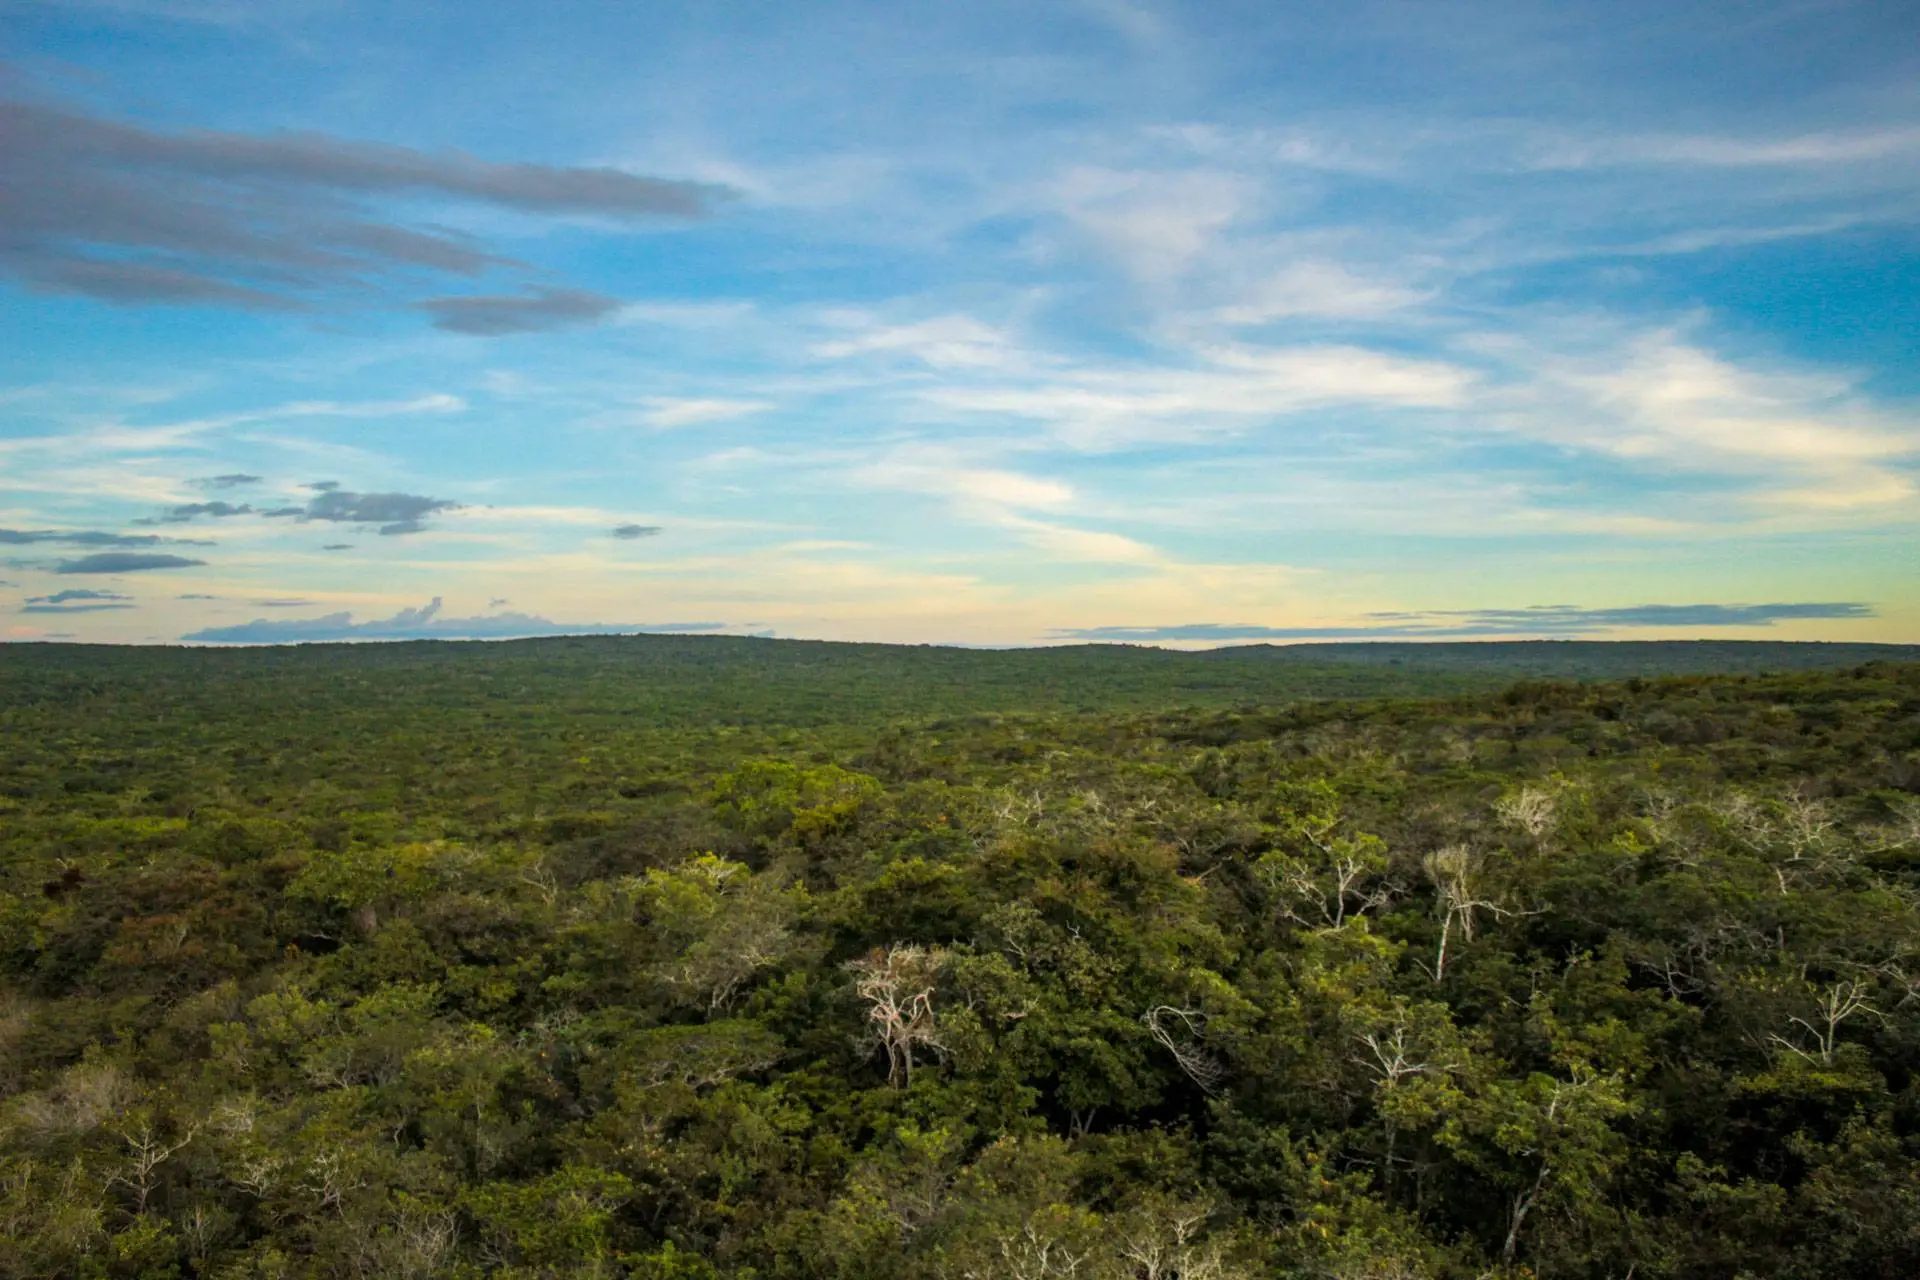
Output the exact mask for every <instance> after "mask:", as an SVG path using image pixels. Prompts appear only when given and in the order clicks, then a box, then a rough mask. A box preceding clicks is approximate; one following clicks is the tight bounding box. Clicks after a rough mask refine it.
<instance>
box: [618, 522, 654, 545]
mask: <svg viewBox="0 0 1920 1280" xmlns="http://www.w3.org/2000/svg"><path fill="white" fill-rule="evenodd" d="M659 532H660V526H659V525H657V524H617V525H615V526H613V531H612V536H613V537H616V538H620V539H623V540H626V541H631V540H632V539H634V538H651V537H653V536H654V535H655V534H657V533H659Z"/></svg>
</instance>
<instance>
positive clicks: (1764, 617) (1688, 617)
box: [1053, 601, 1878, 643]
mask: <svg viewBox="0 0 1920 1280" xmlns="http://www.w3.org/2000/svg"><path fill="white" fill-rule="evenodd" d="M1876 616H1878V615H1876V614H1875V612H1874V610H1873V607H1872V606H1871V605H1867V604H1861V603H1858V602H1854V601H1809V602H1802V603H1783V604H1645V605H1630V606H1627V607H1625V608H1614V609H1582V608H1579V607H1577V606H1574V605H1566V604H1551V605H1531V606H1528V607H1526V608H1522V609H1455V610H1437V611H1433V612H1426V613H1375V614H1369V615H1368V617H1369V618H1371V619H1373V621H1372V622H1371V623H1368V624H1365V625H1360V626H1351V627H1262V626H1254V625H1249V624H1239V623H1219V622H1188V623H1180V624H1176V625H1173V626H1133V627H1071V628H1063V629H1060V630H1056V631H1055V632H1054V633H1053V634H1054V636H1055V637H1057V638H1060V639H1072V640H1117V641H1133V642H1137V643H1152V642H1156V641H1166V640H1195V641H1210V642H1224V641H1229V640H1365V639H1377V638H1397V639H1422V638H1426V639H1447V638H1451V637H1470V636H1541V635H1549V636H1552V635H1579V634H1583V633H1588V632H1595V631H1610V630H1614V629H1616V628H1620V627H1696V628H1697V627H1708V628H1714V627H1770V626H1772V625H1773V624H1774V623H1776V622H1788V621H1794V620H1798V619H1804V618H1821V619H1847V618H1872V617H1876Z"/></svg>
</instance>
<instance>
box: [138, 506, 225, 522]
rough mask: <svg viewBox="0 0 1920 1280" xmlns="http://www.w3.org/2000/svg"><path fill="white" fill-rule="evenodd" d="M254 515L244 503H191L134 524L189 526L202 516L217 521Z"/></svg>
mask: <svg viewBox="0 0 1920 1280" xmlns="http://www.w3.org/2000/svg"><path fill="white" fill-rule="evenodd" d="M252 514H253V508H252V507H250V506H248V505H247V504H246V503H244V502H241V503H233V502H189V503H186V504H184V505H182V506H178V507H172V508H169V509H168V510H166V511H164V512H162V513H161V514H159V515H157V516H149V517H147V518H146V519H144V520H135V521H134V523H135V524H188V523H190V522H192V521H194V520H198V519H199V518H200V517H201V516H211V517H213V518H214V519H216V520H217V519H224V518H225V517H227V516H250V515H252Z"/></svg>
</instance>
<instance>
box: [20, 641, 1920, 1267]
mask: <svg viewBox="0 0 1920 1280" xmlns="http://www.w3.org/2000/svg"><path fill="white" fill-rule="evenodd" d="M1312 648H1315V649H1319V650H1321V651H1320V652H1317V653H1308V652H1296V651H1291V650H1260V649H1250V650H1239V651H1222V652H1217V653H1213V654H1165V653H1161V652H1159V651H1153V650H1137V649H1119V648H1095V647H1078V648H1073V649H1068V650H1057V651H1029V652H1026V653H1016V654H1006V653H973V652H968V651H959V650H937V649H914V648H892V647H885V646H837V645H804V644H797V643H789V642H767V641H746V640H740V641H724V640H715V639H693V638H652V637H644V638H632V639H627V638H604V639H593V640H559V641H540V642H529V643H526V644H498V645H449V644H423V645H412V644H408V645H391V646H366V647H357V648H354V647H339V646H327V647H316V648H303V649H266V650H247V651H222V652H203V651H187V650H165V651H156V650H122V649H92V648H84V649H83V648H79V647H71V646H61V647H43V646H14V647H8V648H5V649H3V650H0V1277H74V1276H79V1277H155V1278H158V1277H221V1278H231V1280H241V1278H243V1277H244V1278H249V1280H253V1278H260V1280H264V1278H267V1277H369V1278H371V1277H389V1276H397V1277H450V1278H453V1277H458V1278H465V1277H480V1276H508V1277H519V1278H525V1280H531V1278H533V1277H614V1276H631V1277H649V1278H652V1277H662V1278H664V1277H678V1278H709V1277H729V1278H732V1280H748V1278H752V1280H814V1278H819V1280H826V1278H834V1280H866V1278H868V1277H873V1278H877V1280H894V1278H898V1280H907V1278H909V1277H914V1278H918V1277H935V1278H938V1280H974V1278H977V1280H986V1278H988V1277H993V1278H995V1280H999V1278H1003V1277H1006V1278H1013V1280H1042V1278H1049V1277H1075V1278H1077V1280H1176V1278H1177V1280H1238V1278H1242V1277H1327V1278H1349V1280H1361V1278H1366V1277H1373V1278H1377V1280H1412V1278H1417V1277H1433V1278H1436V1280H1438V1278H1448V1280H1452V1278H1456V1277H1457V1278H1459V1280H1469V1278H1474V1277H1496V1278H1499V1280H1520V1278H1521V1277H1528V1276H1533V1277H1569V1278H1579V1280H1602V1278H1603V1277H1612V1278H1615V1280H1618V1278H1621V1277H1627V1276H1632V1277H1635V1280H1647V1278H1656V1277H1674V1278H1677V1280H1678V1278H1685V1280H1692V1278H1695V1277H1699V1278H1702V1280H1704V1278H1708V1277H1720V1278H1724V1280H1735V1278H1736V1277H1741V1276H1750V1277H1776V1276H1777V1277H1795V1278H1805V1280H1814V1278H1821V1280H1825V1278H1827V1277H1885V1278H1891V1277H1901V1278H1903V1280H1904V1278H1905V1277H1909V1276H1912V1275H1914V1274H1917V1273H1920V1077H1917V1076H1916V1069H1917V1068H1920V665H1914V664H1905V665H1903V664H1899V663H1891V662H1867V663H1864V664H1862V663H1858V662H1857V661H1856V662H1851V663H1849V662H1848V660H1849V659H1857V658H1858V656H1859V655H1857V654H1850V653H1844V652H1842V651H1841V650H1839V649H1838V648H1837V647H1835V648H1827V647H1808V648H1806V649H1799V648H1797V647H1793V646H1785V647H1771V646H1770V647H1766V650H1767V651H1763V650H1762V649H1759V648H1756V649H1746V648H1742V647H1739V646H1732V647H1729V646H1712V647H1711V648H1690V647H1688V646H1672V647H1665V646H1662V647H1659V648H1657V649H1620V650H1613V649H1609V648H1607V647H1606V646H1588V645H1563V644H1551V645H1541V646H1516V647H1513V648H1509V647H1507V646H1502V645H1461V646H1424V645H1422V646H1313V647H1312ZM1349 649H1363V650H1365V652H1362V653H1354V654H1349V653H1346V652H1344V651H1346V650H1349ZM1438 649H1446V650H1449V652H1448V653H1435V652H1433V651H1434V650H1438ZM1395 650H1403V652H1395ZM1502 651H1504V652H1505V654H1506V661H1507V665H1506V666H1505V667H1504V668H1503V667H1502V666H1501V665H1500V664H1499V662H1498V661H1496V659H1497V658H1498V657H1499V654H1500V653H1501V652H1502ZM1869 652H1872V651H1869ZM1789 653H1791V654H1795V655H1796V656H1794V657H1787V656H1783V655H1785V654H1789ZM1836 659H1838V660H1840V661H1841V662H1842V663H1843V664H1844V665H1842V666H1841V667H1839V669H1832V670H1798V671H1787V672H1774V673H1771V674H1747V675H1737V674H1700V673H1698V672H1699V670H1700V668H1702V667H1719V668H1721V669H1723V670H1725V671H1742V670H1751V669H1753V668H1758V667H1764V666H1766V665H1767V664H1768V663H1769V662H1771V663H1773V664H1774V665H1777V666H1789V665H1792V666H1805V667H1815V666H1820V665H1826V664H1831V663H1832V662H1833V661H1835V660H1836ZM1555 664H1559V665H1555ZM1674 670H1691V671H1694V672H1696V673H1695V674H1686V675H1664V676H1662V675H1659V674H1658V673H1659V672H1661V671H1668V672H1671V671H1674ZM1521 675H1524V676H1528V677H1530V678H1528V679H1526V680H1524V681H1523V682H1520V683H1515V682H1514V679H1515V677H1516V676H1521ZM1549 677H1550V678H1549ZM1609 677H1614V678H1612V679H1608V678H1609ZM1576 678H1577V679H1576ZM1580 680H1598V681H1600V682H1597V683H1586V682H1579V681H1580ZM1496 683H1497V685H1498V687H1492V686H1494V685H1495V684H1496ZM1413 695H1426V696H1413Z"/></svg>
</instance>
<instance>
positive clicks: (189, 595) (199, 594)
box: [174, 591, 224, 600]
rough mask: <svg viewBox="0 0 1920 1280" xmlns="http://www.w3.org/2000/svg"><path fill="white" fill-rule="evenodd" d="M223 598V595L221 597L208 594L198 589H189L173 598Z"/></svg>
mask: <svg viewBox="0 0 1920 1280" xmlns="http://www.w3.org/2000/svg"><path fill="white" fill-rule="evenodd" d="M223 598H224V597H221V596H210V595H207V594H205V593H203V592H199V591H190V592H188V593H187V594H186V595H184V596H175V597H174V599H176V600H220V599H223Z"/></svg>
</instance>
